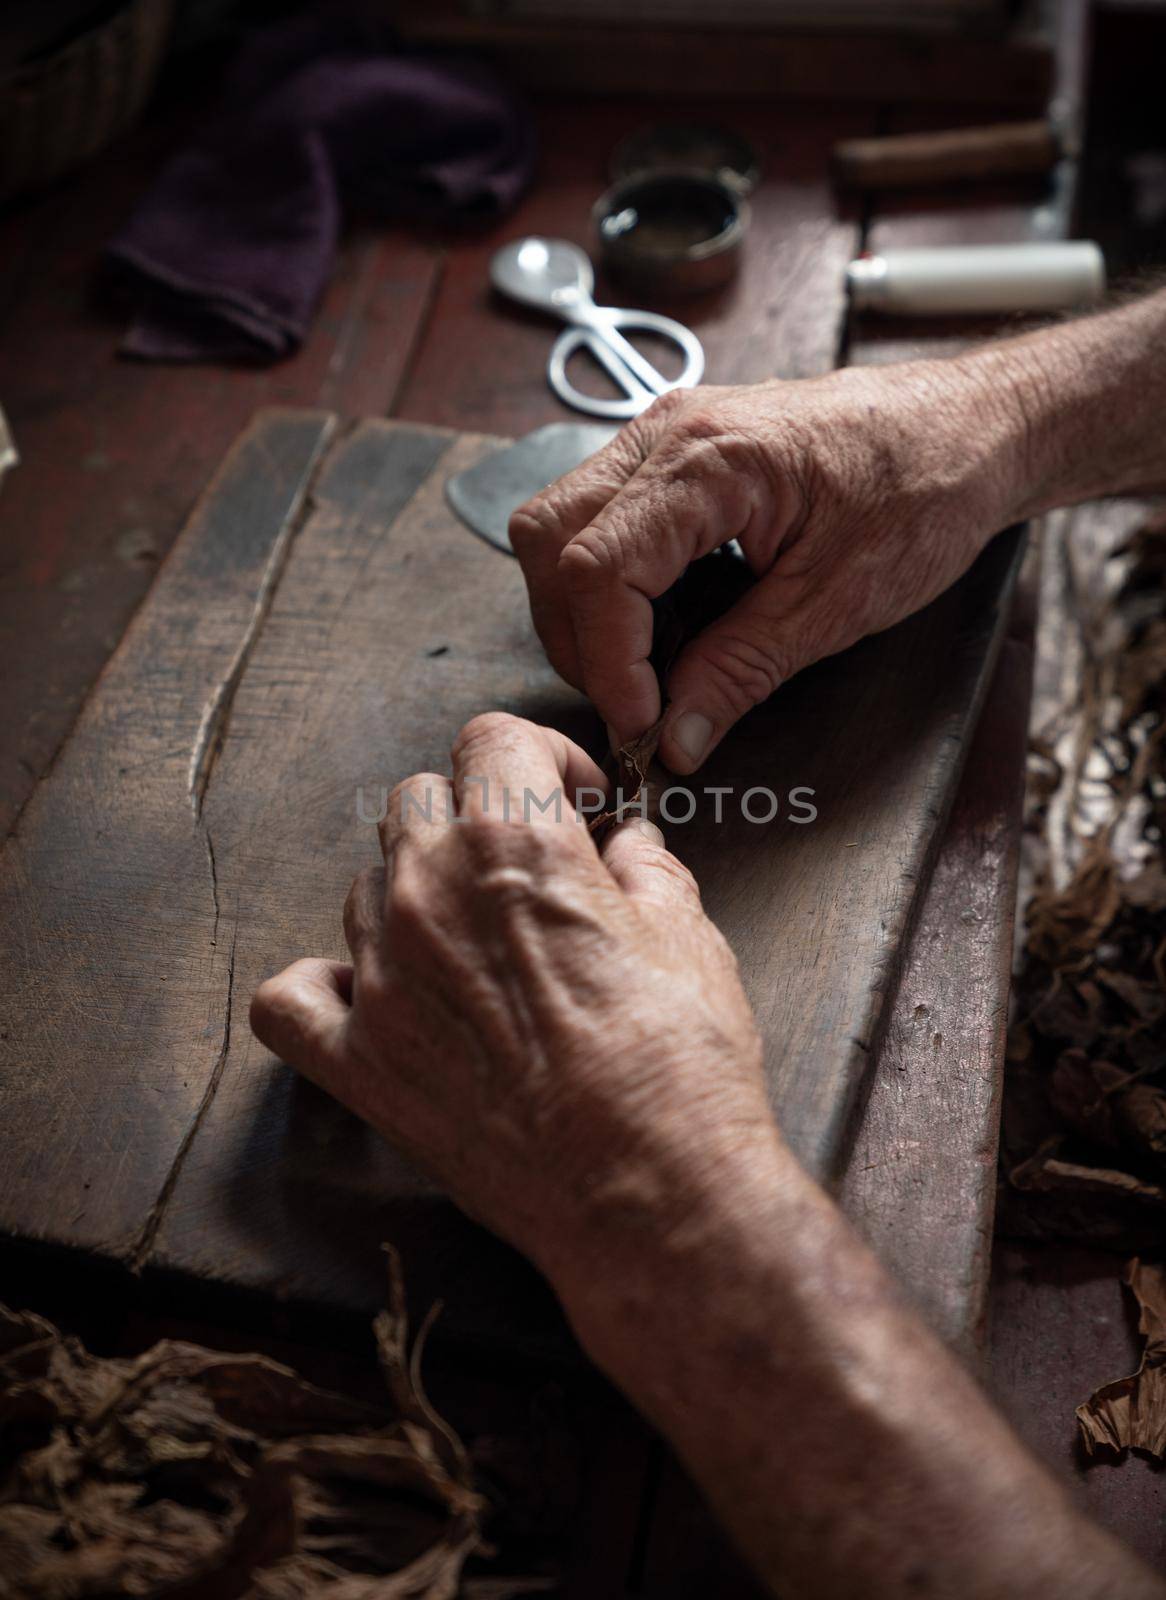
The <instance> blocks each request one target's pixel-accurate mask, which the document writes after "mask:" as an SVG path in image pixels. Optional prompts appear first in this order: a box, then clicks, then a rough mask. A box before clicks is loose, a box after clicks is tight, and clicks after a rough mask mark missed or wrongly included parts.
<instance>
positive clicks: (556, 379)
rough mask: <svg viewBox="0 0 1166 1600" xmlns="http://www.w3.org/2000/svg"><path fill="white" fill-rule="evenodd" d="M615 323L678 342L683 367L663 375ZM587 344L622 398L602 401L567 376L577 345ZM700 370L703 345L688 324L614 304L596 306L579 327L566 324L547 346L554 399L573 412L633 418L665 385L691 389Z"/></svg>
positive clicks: (595, 415) (671, 387) (672, 387)
mask: <svg viewBox="0 0 1166 1600" xmlns="http://www.w3.org/2000/svg"><path fill="white" fill-rule="evenodd" d="M620 328H639V329H642V330H644V331H646V332H649V333H657V334H659V335H660V336H661V337H662V338H665V339H669V340H671V341H672V343H673V344H676V345H679V347H680V350H681V353H682V354H683V356H684V367H683V369H682V371H681V373H680V376H679V377H678V378H666V377H665V376H664V374H663V373H662V372H658V371H657V370H656V368H655V367H654V366H653V365H652V363H651V362H650V361H648V360H647V359H646V358H645V357H644V356H642V355H641V354H640V352H639V351H638V350H637V349H636V347H635V346H634V345H633V344H631V343H629V341H628V340H627V339H625V338H624V337H623V335H622V333H620V332H619V329H620ZM581 349H587V350H590V352H591V354H592V355H593V356H594V357H595V359H596V360H597V361H598V362H599V364H600V365H601V366H602V367H603V368H604V370H605V371H606V372H607V373H608V374H609V376H610V377H611V379H612V381H613V382H614V384H615V385H616V387H617V388H618V389H622V390H623V393H624V398H623V399H622V400H601V399H597V398H596V397H595V396H593V395H588V394H583V393H582V392H581V391H580V390H579V389H576V388H575V386H574V384H573V383H571V381H570V379H569V378H568V377H567V363H568V361H569V360H570V358H571V357H572V356H573V355H574V354H575V352H576V351H577V350H581ZM703 372H704V350H703V349H702V347H701V343H700V340H699V339H698V338H697V337H696V335H695V333H693V332H692V330H691V329H690V328H686V327H685V326H684V325H683V323H680V322H675V321H673V319H672V318H671V317H662V316H659V315H658V314H657V313H656V312H655V311H624V310H622V309H617V308H614V307H611V308H609V307H597V308H596V309H595V316H594V318H592V317H590V316H589V317H588V319H587V322H586V324H585V325H583V326H575V327H573V328H568V329H567V330H566V332H565V333H562V334H560V335H559V337H558V339H556V341H555V344H554V347H553V349H552V350H551V360H550V365H549V367H548V369H547V377H548V379H549V381H550V385H551V388H552V389H553V390H554V391H555V393H556V394H557V395H558V397H559V399H560V400H562V401H564V402H565V403H566V404H567V405H569V406H574V407H575V409H576V410H578V411H585V412H587V413H589V414H590V415H591V416H594V417H610V418H612V419H613V420H619V419H626V418H628V417H638V416H639V414H640V412H641V411H646V410H647V408H648V407H649V406H650V405H651V403H652V401H653V400H654V399H655V398H656V396H657V395H660V394H664V393H665V392H666V391H667V390H669V389H690V388H692V387H693V386H694V385H695V384H698V383H699V382H700V380H701V376H702V374H703Z"/></svg>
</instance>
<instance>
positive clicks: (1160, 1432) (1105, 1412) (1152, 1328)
mask: <svg viewBox="0 0 1166 1600" xmlns="http://www.w3.org/2000/svg"><path fill="white" fill-rule="evenodd" d="M1125 1281H1126V1283H1127V1284H1128V1285H1129V1287H1130V1288H1131V1289H1132V1291H1133V1293H1134V1296H1135V1298H1136V1299H1137V1302H1138V1306H1139V1316H1138V1332H1139V1333H1141V1334H1142V1335H1143V1336H1144V1338H1145V1341H1146V1344H1145V1348H1144V1349H1143V1351H1142V1360H1141V1363H1140V1365H1139V1367H1138V1370H1137V1371H1136V1372H1134V1373H1132V1374H1131V1375H1130V1376H1129V1377H1128V1378H1118V1379H1117V1380H1116V1381H1115V1382H1113V1383H1107V1384H1105V1385H1103V1387H1102V1388H1100V1389H1098V1390H1097V1391H1096V1393H1095V1394H1093V1395H1091V1396H1090V1397H1089V1399H1088V1400H1087V1401H1086V1402H1085V1404H1084V1405H1082V1406H1078V1407H1077V1422H1078V1426H1079V1427H1080V1430H1081V1442H1082V1445H1083V1446H1084V1449H1085V1453H1086V1455H1089V1456H1094V1455H1098V1454H1100V1453H1102V1452H1111V1453H1114V1454H1118V1455H1120V1454H1121V1453H1122V1451H1124V1450H1141V1451H1144V1452H1145V1453H1146V1454H1147V1455H1151V1456H1154V1457H1156V1458H1157V1459H1158V1460H1162V1459H1163V1458H1164V1457H1166V1271H1164V1270H1163V1268H1162V1267H1161V1266H1150V1265H1148V1264H1147V1263H1146V1262H1144V1261H1140V1260H1134V1261H1131V1262H1130V1264H1129V1267H1128V1269H1127V1272H1126V1277H1125Z"/></svg>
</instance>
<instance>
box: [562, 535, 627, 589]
mask: <svg viewBox="0 0 1166 1600" xmlns="http://www.w3.org/2000/svg"><path fill="white" fill-rule="evenodd" d="M618 571H619V540H618V539H617V538H615V537H613V536H612V535H611V534H607V533H604V532H603V530H601V529H599V528H596V527H590V528H585V529H584V530H583V532H582V533H577V534H576V535H575V537H574V538H573V539H572V540H571V542H570V544H568V545H565V546H564V548H563V553H562V554H561V555H560V557H559V577H560V579H561V580H562V582H563V585H564V587H565V588H566V590H567V592H568V594H579V593H585V592H588V591H592V590H595V589H599V588H603V587H605V586H606V585H607V584H609V583H611V582H612V581H613V580H614V579H615V577H616V576H617V574H618Z"/></svg>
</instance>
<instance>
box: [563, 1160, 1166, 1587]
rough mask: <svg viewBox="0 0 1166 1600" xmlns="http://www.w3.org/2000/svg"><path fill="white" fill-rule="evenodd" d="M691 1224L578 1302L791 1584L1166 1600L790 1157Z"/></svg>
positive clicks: (623, 1239)
mask: <svg viewBox="0 0 1166 1600" xmlns="http://www.w3.org/2000/svg"><path fill="white" fill-rule="evenodd" d="M685 1217H686V1220H685V1221H684V1222H683V1223H682V1224H681V1225H680V1226H679V1227H675V1228H672V1229H670V1230H669V1229H668V1227H667V1225H666V1224H665V1223H664V1222H663V1220H662V1221H661V1226H660V1230H659V1233H658V1235H657V1239H656V1242H655V1243H654V1244H652V1245H651V1246H648V1244H647V1242H646V1241H647V1229H646V1226H645V1221H644V1218H643V1216H638V1217H637V1218H636V1219H635V1220H634V1221H633V1222H632V1223H631V1225H630V1226H627V1227H621V1228H619V1229H618V1230H617V1231H615V1232H614V1233H613V1235H612V1237H613V1239H615V1240H617V1241H619V1242H616V1243H613V1244H612V1245H611V1247H610V1249H609V1250H608V1251H607V1252H606V1253H605V1254H604V1256H603V1257H602V1258H597V1259H596V1261H595V1262H593V1263H590V1264H589V1265H587V1266H586V1267H585V1270H583V1271H572V1270H570V1269H567V1270H566V1272H565V1278H564V1281H563V1282H562V1283H561V1284H560V1292H561V1293H562V1294H563V1298H564V1301H565V1303H566V1306H567V1309H568V1312H569V1313H570V1314H571V1316H572V1319H573V1321H574V1322H575V1325H576V1327H577V1330H578V1332H579V1334H580V1337H581V1338H582V1340H583V1342H584V1344H585V1345H586V1346H587V1348H588V1349H589V1351H590V1353H591V1354H592V1356H593V1357H594V1359H595V1360H596V1361H597V1362H598V1364H599V1365H600V1366H602V1367H603V1368H605V1370H606V1371H607V1372H608V1373H609V1375H610V1376H611V1377H612V1378H613V1379H614V1380H615V1382H616V1383H617V1384H619V1385H620V1387H622V1388H623V1389H624V1390H625V1392H626V1393H627V1394H628V1395H629V1397H630V1398H631V1399H632V1400H633V1401H634V1402H635V1403H636V1404H637V1405H638V1406H639V1407H640V1408H641V1409H642V1410H643V1411H644V1412H645V1413H646V1414H647V1415H648V1416H649V1417H650V1419H651V1420H652V1421H653V1422H654V1423H655V1424H656V1426H658V1427H659V1428H660V1429H661V1431H662V1432H663V1433H664V1434H665V1435H666V1436H667V1437H668V1438H669V1439H670V1441H671V1442H672V1444H673V1445H674V1446H675V1448H676V1449H677V1451H678V1453H679V1454H680V1455H681V1457H682V1458H683V1459H684V1460H685V1462H686V1463H687V1465H688V1466H689V1468H690V1470H691V1471H692V1472H693V1474H694V1476H695V1477H696V1478H697V1480H698V1481H699V1482H700V1483H701V1484H702V1486H703V1488H704V1489H705V1491H706V1493H707V1494H708V1496H709V1498H710V1500H711V1502H712V1503H713V1506H714V1508H715V1509H716V1510H717V1512H718V1514H719V1515H720V1517H721V1519H722V1520H723V1522H724V1523H725V1524H726V1525H727V1527H728V1528H729V1529H730V1531H731V1532H732V1533H733V1535H734V1536H735V1537H736V1539H737V1541H738V1543H739V1544H740V1546H741V1548H742V1549H743V1550H744V1552H745V1553H746V1554H747V1555H748V1557H749V1558H750V1559H751V1560H752V1562H753V1564H754V1565H755V1567H756V1568H757V1569H758V1571H759V1572H760V1573H761V1574H762V1575H763V1576H764V1578H765V1579H766V1580H767V1581H768V1583H769V1584H770V1586H771V1587H772V1588H773V1590H774V1591H775V1592H777V1593H781V1594H785V1593H789V1594H796V1595H799V1596H802V1595H804V1596H807V1597H810V1596H813V1597H819V1596H822V1597H827V1596H829V1597H842V1596H856V1597H858V1596H861V1597H864V1600H871V1597H879V1600H883V1597H888V1600H889V1597H891V1596H900V1595H902V1596H908V1595H909V1596H912V1597H918V1596H922V1595H947V1596H975V1597H976V1600H984V1597H988V1596H1000V1597H1003V1596H1013V1595H1015V1596H1022V1595H1024V1596H1027V1595H1032V1594H1057V1595H1060V1596H1063V1597H1065V1600H1077V1597H1085V1596H1090V1597H1092V1596H1098V1597H1100V1596H1101V1595H1110V1594H1114V1593H1121V1594H1122V1595H1123V1596H1127V1597H1130V1600H1134V1597H1139V1596H1146V1597H1150V1596H1156V1597H1158V1600H1161V1596H1162V1594H1163V1592H1164V1591H1163V1590H1162V1589H1161V1588H1160V1586H1159V1584H1158V1582H1157V1580H1156V1579H1155V1578H1154V1577H1153V1576H1152V1575H1151V1574H1149V1573H1147V1572H1145V1571H1144V1570H1143V1569H1142V1568H1141V1567H1140V1566H1139V1564H1138V1563H1137V1562H1136V1561H1135V1560H1134V1558H1133V1557H1132V1556H1131V1555H1129V1553H1128V1552H1126V1551H1125V1550H1124V1549H1122V1548H1121V1547H1120V1546H1118V1545H1117V1544H1115V1543H1114V1542H1113V1541H1112V1540H1111V1539H1110V1538H1109V1537H1108V1536H1107V1535H1105V1534H1103V1533H1101V1532H1100V1530H1098V1529H1096V1528H1094V1527H1093V1526H1092V1525H1091V1524H1089V1523H1088V1522H1086V1521H1085V1520H1084V1519H1082V1518H1080V1517H1079V1516H1078V1515H1077V1514H1076V1513H1075V1512H1074V1510H1073V1508H1072V1507H1071V1505H1070V1504H1069V1503H1068V1501H1067V1499H1066V1497H1065V1495H1064V1494H1063V1493H1062V1491H1061V1490H1060V1489H1059V1488H1058V1487H1057V1486H1056V1485H1055V1483H1054V1482H1053V1481H1052V1480H1051V1479H1050V1478H1049V1477H1048V1476H1047V1475H1046V1474H1045V1473H1044V1472H1043V1470H1042V1469H1041V1468H1040V1467H1039V1466H1038V1465H1037V1464H1036V1463H1035V1462H1034V1461H1033V1460H1032V1459H1031V1458H1030V1457H1029V1456H1028V1454H1027V1453H1026V1452H1025V1450H1024V1449H1023V1447H1022V1446H1021V1445H1020V1444H1019V1443H1018V1442H1017V1441H1016V1439H1015V1438H1014V1436H1013V1435H1012V1434H1011V1432H1010V1431H1009V1429H1008V1428H1007V1426H1006V1425H1005V1424H1004V1422H1003V1421H1002V1420H1001V1419H1000V1418H999V1417H998V1416H997V1414H996V1413H995V1412H994V1411H993V1409H992V1408H991V1406H990V1405H989V1404H988V1403H987V1401H986V1400H985V1399H984V1397H983V1396H982V1394H981V1393H980V1391H979V1389H978V1388H977V1386H976V1385H975V1384H974V1383H973V1382H972V1380H971V1379H970V1378H969V1376H968V1375H967V1374H966V1373H965V1372H964V1370H963V1369H962V1368H961V1367H960V1366H959V1364H958V1363H957V1362H956V1361H955V1360H954V1359H953V1358H952V1357H951V1356H950V1355H949V1354H948V1353H947V1352H946V1351H945V1350H944V1349H943V1347H942V1346H941V1345H940V1344H939V1343H938V1342H937V1341H936V1340H935V1339H934V1338H933V1337H932V1336H931V1335H930V1334H929V1333H928V1332H927V1331H926V1330H925V1329H924V1327H923V1326H922V1325H921V1323H920V1322H919V1321H918V1319H917V1318H915V1317H914V1316H913V1315H912V1314H911V1313H910V1312H909V1311H908V1310H906V1309H905V1308H904V1306H903V1305H902V1304H901V1303H900V1301H899V1300H898V1299H897V1297H896V1295H895V1293H894V1292H893V1290H892V1288H891V1286H890V1285H889V1283H888V1281H887V1279H886V1277H885V1275H884V1274H883V1272H882V1271H881V1269H880V1268H879V1267H878V1265H877V1263H876V1262H875V1261H874V1259H873V1257H872V1256H871V1255H870V1253H869V1252H868V1251H867V1250H866V1249H865V1248H864V1247H863V1246H862V1245H861V1244H860V1242H859V1241H858V1240H857V1238H856V1237H855V1236H854V1235H853V1233H852V1232H851V1231H850V1229H849V1227H848V1226H847V1224H846V1223H845V1221H844V1219H843V1218H842V1217H841V1215H840V1213H839V1212H838V1211H837V1209H836V1208H835V1207H834V1206H833V1204H832V1203H831V1202H830V1201H829V1200H828V1199H827V1198H826V1197H825V1195H824V1194H822V1193H821V1191H820V1190H818V1189H817V1188H816V1186H814V1185H813V1184H811V1183H810V1182H809V1180H808V1179H806V1178H805V1177H804V1175H803V1174H802V1173H801V1171H800V1169H798V1168H797V1166H796V1164H795V1163H794V1162H793V1161H792V1158H790V1157H789V1156H788V1154H786V1153H784V1152H783V1151H781V1150H780V1149H779V1148H778V1147H777V1146H776V1144H775V1145H774V1148H773V1153H772V1155H771V1156H770V1157H769V1158H767V1159H763V1158H762V1157H760V1156H758V1155H757V1154H756V1153H755V1154H754V1155H752V1156H750V1157H749V1160H748V1163H747V1168H746V1167H745V1166H739V1167H738V1170H737V1171H736V1173H735V1174H734V1175H733V1176H732V1177H729V1176H728V1174H726V1181H725V1182H724V1183H723V1184H722V1185H720V1186H719V1187H718V1189H717V1190H716V1191H715V1192H713V1191H712V1190H710V1192H709V1193H708V1194H706V1195H705V1197H704V1199H703V1200H702V1202H701V1203H700V1204H699V1205H696V1206H691V1205H690V1206H689V1207H688V1208H687V1209H686V1211H685ZM635 1240H639V1241H640V1242H639V1244H638V1245H637V1244H635V1243H634V1242H633V1241H635Z"/></svg>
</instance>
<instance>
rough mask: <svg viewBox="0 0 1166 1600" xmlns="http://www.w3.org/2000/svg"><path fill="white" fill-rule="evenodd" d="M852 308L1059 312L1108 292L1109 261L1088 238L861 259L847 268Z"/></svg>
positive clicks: (911, 313) (907, 312)
mask: <svg viewBox="0 0 1166 1600" xmlns="http://www.w3.org/2000/svg"><path fill="white" fill-rule="evenodd" d="M846 283H847V288H848V289H849V291H850V299H851V304H852V305H853V306H854V307H855V308H856V309H857V310H861V311H878V312H885V313H886V314H888V315H891V316H906V317H920V316H923V317H927V316H953V315H960V314H968V313H972V314H974V313H977V312H989V311H1059V310H1064V309H1066V308H1068V307H1070V306H1087V305H1092V304H1094V303H1095V302H1096V301H1098V300H1100V299H1101V297H1102V295H1103V294H1104V293H1105V259H1104V257H1103V256H1102V254H1101V251H1100V250H1099V249H1098V247H1097V246H1096V245H1095V244H1094V243H1093V242H1092V241H1091V240H1089V239H1073V240H1063V241H1050V242H1047V243H1042V244H976V245H958V244H957V245H935V246H931V247H928V248H924V249H918V250H885V251H883V253H882V254H881V255H871V256H860V257H859V258H858V260H857V261H852V262H851V263H850V265H849V267H848V268H847V269H846Z"/></svg>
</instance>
